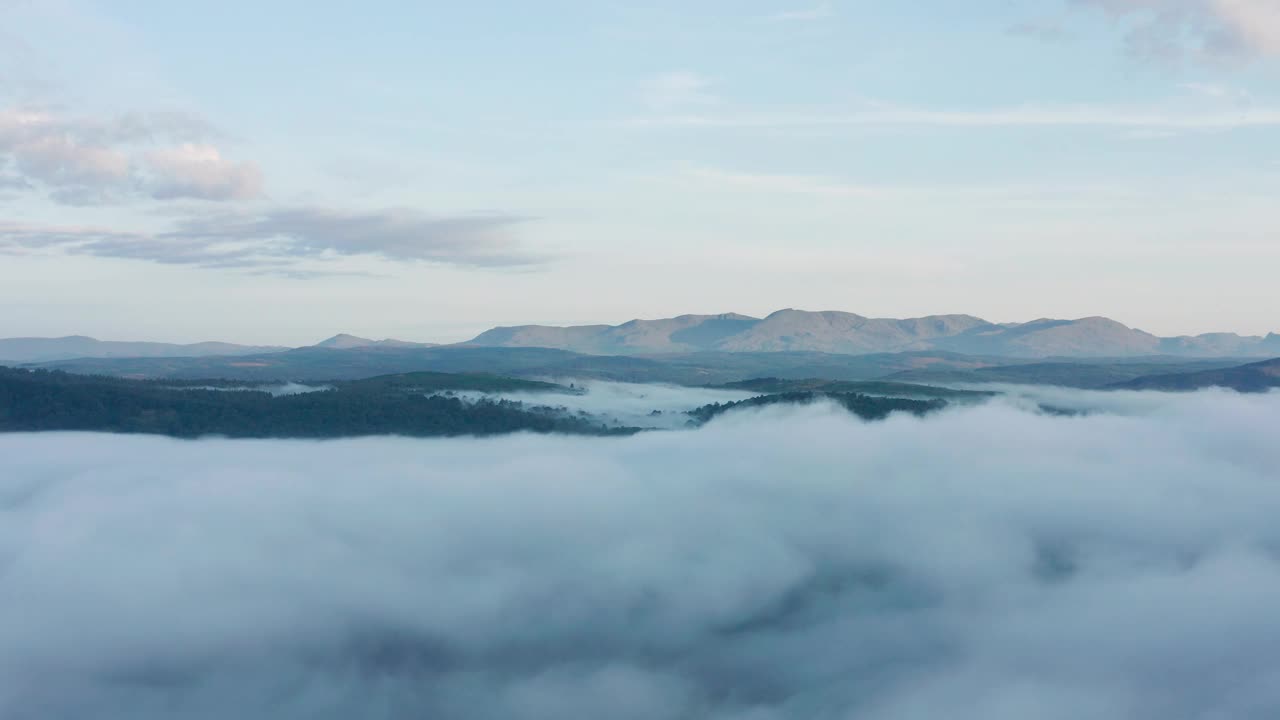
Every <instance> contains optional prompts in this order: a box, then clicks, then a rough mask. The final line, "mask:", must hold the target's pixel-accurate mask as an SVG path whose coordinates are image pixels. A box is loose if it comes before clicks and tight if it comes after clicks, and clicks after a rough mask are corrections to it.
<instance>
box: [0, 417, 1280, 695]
mask: <svg viewBox="0 0 1280 720" xmlns="http://www.w3.org/2000/svg"><path fill="white" fill-rule="evenodd" d="M1154 397H1157V398H1160V400H1159V401H1158V402H1153V403H1147V404H1142V405H1141V406H1139V405H1133V406H1132V407H1129V408H1128V409H1126V410H1124V411H1123V412H1120V413H1116V412H1112V413H1106V414H1098V415H1093V416H1087V417H1076V418H1062V417H1048V416H1041V415H1033V414H1030V413H1028V412H1026V411H1024V410H1021V409H1019V408H1018V407H1016V406H1012V405H1003V404H992V405H988V406H983V407H979V408H973V409H967V410H963V411H956V412H949V413H943V414H941V415H939V416H936V417H933V418H931V419H927V420H917V419H913V418H905V417H904V418H893V419H890V420H889V421H887V422H884V423H876V424H863V423H859V422H857V421H855V420H852V419H850V418H849V417H848V416H846V415H844V414H842V413H837V412H834V411H831V410H830V409H824V408H808V409H804V410H794V411H790V412H787V411H775V412H768V413H757V414H743V415H738V416H729V417H726V418H725V419H723V420H722V421H718V422H715V423H712V424H711V425H710V426H708V427H707V428H705V429H703V430H700V431H696V432H684V433H659V434H649V435H643V436H638V437H634V438H629V439H625V440H587V439H574V438H556V437H527V436H516V437H507V438H500V439H491V440H483V441H481V440H447V441H412V440H401V439H389V438H383V439H367V440H360V441H342V442H331V443H306V442H231V441H219V440H208V441H200V442H185V443H184V442H177V441H170V440H163V439H156V438H140V437H110V436H96V435H9V436H0V513H2V514H3V518H0V715H3V716H4V717H6V718H14V719H15V720H28V719H34V718H40V719H41V720H45V719H49V718H53V719H57V718H72V717H130V718H140V719H146V718H170V717H183V718H210V719H212V718H226V717H237V718H304V717H305V718H349V717H361V718H401V717H438V718H468V719H472V718H474V719H480V720H484V719H486V718H495V719H496V718H503V719H509V718H516V719H524V718H539V719H541V718H547V719H550V718H588V717H611V718H645V719H646V720H662V719H664V718H712V719H727V718H735V719H744V720H745V719H750V720H766V719H769V720H772V719H776V718H851V717H858V718H869V719H871V720H905V719H912V720H914V719H920V720H924V719H926V718H927V719H929V720H933V719H934V718H937V717H948V718H956V719H957V720H966V719H968V718H973V719H975V720H976V719H978V718H981V719H982V720H993V719H994V720H1001V719H1008V720H1014V719H1016V720H1022V719H1024V718H1027V717H1036V718H1047V719H1049V720H1053V719H1055V718H1063V719H1067V718H1070V719H1071V720H1075V719H1076V718H1081V717H1088V718H1092V719H1095V720H1109V719H1113V718H1114V719H1116V720H1119V719H1121V718H1123V719H1124V720H1145V719H1151V720H1156V719H1159V720H1180V719H1183V718H1186V719H1190V718H1203V719H1211V718H1216V719H1222V720H1225V719H1226V718H1231V719H1233V720H1239V719H1241V718H1243V719H1249V718H1269V717H1271V716H1272V714H1273V710H1274V708H1275V707H1277V706H1280V624H1277V623H1276V622H1275V620H1274V615H1275V612H1274V608H1275V607H1276V605H1277V603H1278V602H1280V563H1278V562H1277V558H1278V553H1280V526H1277V524H1276V523H1275V520H1274V518H1275V508H1276V507H1278V506H1280V486H1278V484H1277V477H1276V468H1277V467H1280V447H1278V446H1277V445H1276V443H1275V442H1274V431H1273V429H1274V428H1275V427H1276V426H1277V424H1278V423H1280V396H1277V395H1270V396H1253V397H1248V396H1236V395H1228V394H1218V393H1207V394H1198V395H1187V396H1172V397H1165V396H1154Z"/></svg>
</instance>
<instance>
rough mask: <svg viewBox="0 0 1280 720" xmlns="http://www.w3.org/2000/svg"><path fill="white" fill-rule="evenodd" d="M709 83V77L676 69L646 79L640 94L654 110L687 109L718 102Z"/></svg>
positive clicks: (645, 102) (646, 104)
mask: <svg viewBox="0 0 1280 720" xmlns="http://www.w3.org/2000/svg"><path fill="white" fill-rule="evenodd" d="M711 85H712V83H711V80H710V79H708V78H706V77H704V76H702V75H699V74H698V73H695V72H690V71H688V70H676V71H673V72H667V73H662V74H661V75H657V76H654V77H652V78H649V79H648V80H646V81H645V82H644V83H643V84H642V85H641V88H640V95H641V100H642V101H643V102H644V104H645V106H646V107H648V108H649V109H650V110H652V111H655V112H671V111H676V110H687V109H689V108H691V107H695V108H696V107H700V106H707V105H714V104H716V103H717V102H718V99H717V98H716V96H715V94H714V93H712V92H711Z"/></svg>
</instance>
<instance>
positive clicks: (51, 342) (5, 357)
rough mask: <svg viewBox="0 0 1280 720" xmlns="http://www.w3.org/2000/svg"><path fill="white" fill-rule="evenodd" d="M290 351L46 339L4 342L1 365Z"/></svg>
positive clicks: (0, 350) (228, 345)
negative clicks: (7, 363)
mask: <svg viewBox="0 0 1280 720" xmlns="http://www.w3.org/2000/svg"><path fill="white" fill-rule="evenodd" d="M284 350H288V348H285V347H275V346H268V345H236V344H234V343H224V342H202V343H193V344H190V345H178V344H174V343H159V342H119V341H112V340H97V339H94V338H91V337H86V336H84V335H70V336H67V337H57V338H43V337H20V338H0V361H5V362H9V363H15V364H16V363H36V362H49V361H52V360H70V359H73V358H110V357H118V358H136V357H224V356H233V355H257V354H263V353H273V352H281V351H284Z"/></svg>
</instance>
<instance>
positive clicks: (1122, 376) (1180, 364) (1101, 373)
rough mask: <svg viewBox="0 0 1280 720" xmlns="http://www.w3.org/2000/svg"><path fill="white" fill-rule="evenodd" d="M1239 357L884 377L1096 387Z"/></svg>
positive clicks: (1010, 367)
mask: <svg viewBox="0 0 1280 720" xmlns="http://www.w3.org/2000/svg"><path fill="white" fill-rule="evenodd" d="M1239 362H1240V361H1239V360H1172V361H1170V360H1166V361H1164V362H1043V363H1023V364H1017V365H1001V366H994V367H982V368H975V369H972V370H959V369H951V368H939V367H933V368H925V369H920V370H907V371H903V372H899V373H894V374H892V375H889V376H887V377H886V378H885V379H887V380H890V381H894V382H905V383H925V384H928V383H947V384H982V383H1011V384H1016V385H1058V386H1061V387H1073V388H1081V389H1100V388H1105V387H1109V386H1112V385H1115V384H1116V383H1122V382H1127V381H1130V380H1134V379H1136V378H1140V377H1143V376H1145V375H1150V374H1153V373H1180V372H1196V371H1201V370H1216V369H1218V368H1223V367H1232V366H1235V365H1237V364H1239Z"/></svg>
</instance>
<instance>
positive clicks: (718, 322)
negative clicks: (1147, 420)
mask: <svg viewBox="0 0 1280 720" xmlns="http://www.w3.org/2000/svg"><path fill="white" fill-rule="evenodd" d="M465 344H467V345H473V346H484V347H545V348H556V349H560V350H569V351H572V352H577V353H584V354H591V355H646V354H653V353H687V352H797V351H802V352H824V353H842V354H852V355H861V354H870V353H899V352H910V351H929V350H945V351H951V352H957V353H964V354H969V355H983V356H999V357H1014V358H1047V357H1064V358H1119V357H1139V356H1147V355H1173V356H1178V357H1224V356H1232V357H1263V356H1267V355H1270V354H1275V353H1277V352H1280V335H1276V334H1275V333H1272V334H1271V335H1268V336H1267V337H1265V338H1263V337H1257V336H1252V337H1242V336H1240V335H1234V334H1230V333H1210V334H1206V335H1198V336H1194V337H1191V336H1183V337H1174V338H1162V337H1158V336H1156V335H1152V334H1151V333H1147V332H1144V331H1142V330H1137V329H1134V328H1131V327H1128V326H1126V325H1124V324H1122V323H1119V322H1116V321H1115V320H1111V319H1109V318H1104V317H1087V318H1080V319H1077V320H1052V319H1047V318H1045V319H1040V320H1033V321H1031V322H1027V323H1005V324H996V323H992V322H989V321H987V320H983V319H982V318H977V317H973V316H972V315H930V316H927V317H921V318H908V319H905V320H899V319H893V318H869V317H864V316H862V315H856V314H854V313H847V312H834V311H828V312H808V311H804V310H791V309H788V310H779V311H777V312H775V313H773V314H771V315H769V316H768V317H765V318H753V317H750V316H747V315H739V314H736V313H726V314H721V315H681V316H679V317H675V318H669V319H664V320H632V321H630V322H626V323H623V324H621V325H581V326H575V327H549V326H544V325H523V326H518V327H499V328H494V329H492V330H489V331H487V332H484V333H481V334H480V335H479V336H477V337H476V338H475V339H474V340H471V341H470V342H469V343H465Z"/></svg>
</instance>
